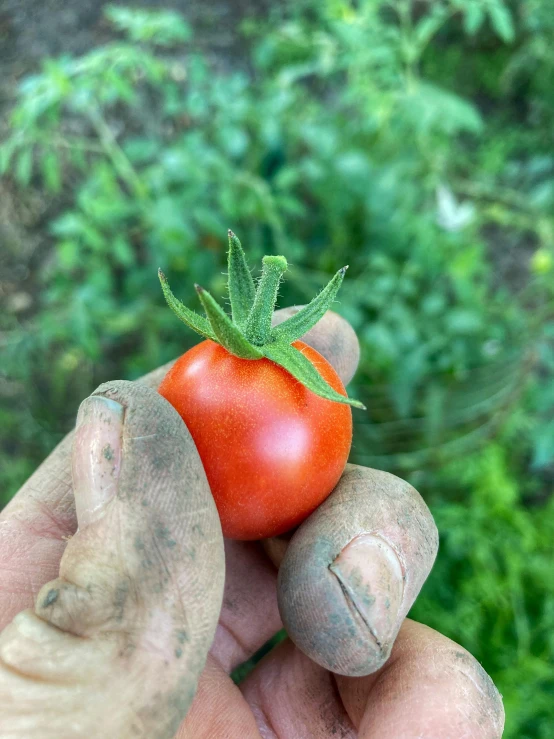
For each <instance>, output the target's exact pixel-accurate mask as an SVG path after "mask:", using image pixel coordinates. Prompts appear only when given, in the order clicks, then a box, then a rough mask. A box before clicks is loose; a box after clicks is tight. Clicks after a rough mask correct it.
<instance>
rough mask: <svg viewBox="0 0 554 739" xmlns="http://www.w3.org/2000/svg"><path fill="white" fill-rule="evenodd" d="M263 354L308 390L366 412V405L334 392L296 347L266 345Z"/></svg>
mask: <svg viewBox="0 0 554 739" xmlns="http://www.w3.org/2000/svg"><path fill="white" fill-rule="evenodd" d="M263 353H264V355H265V356H266V357H267V359H271V361H272V362H275V364H278V365H280V366H281V367H283V369H286V370H287V372H290V374H291V375H292V376H293V377H295V378H296V379H297V380H298V381H299V382H301V383H302V384H303V385H305V386H306V387H307V388H308V390H311V391H312V392H313V393H315V394H316V395H319V396H320V397H321V398H326V399H327V400H333V401H335V402H336V403H346V404H348V405H352V406H354V407H355V408H361V409H362V410H366V407H365V405H363V403H360V401H359V400H354V398H348V397H346V396H344V395H341V394H340V393H337V392H336V390H333V388H332V387H331V386H330V385H328V384H327V382H326V381H325V380H324V379H323V377H322V376H321V375H320V374H319V372H318V371H317V368H316V367H315V366H314V365H313V364H312V363H311V362H310V360H309V359H308V358H307V357H305V356H304V354H302V352H301V351H299V350H298V349H296V348H295V347H294V346H291V345H290V344H287V343H286V342H275V343H273V344H266V345H265V346H264V347H263Z"/></svg>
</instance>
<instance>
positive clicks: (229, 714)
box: [175, 655, 260, 739]
mask: <svg viewBox="0 0 554 739" xmlns="http://www.w3.org/2000/svg"><path fill="white" fill-rule="evenodd" d="M175 739H260V732H259V731H258V727H257V724H256V721H255V719H254V716H253V715H252V711H251V710H250V706H249V705H248V703H247V702H246V701H245V699H244V697H243V695H242V693H241V692H240V690H239V688H238V687H237V686H236V685H235V684H234V682H233V681H232V680H231V678H230V677H229V675H227V673H226V672H225V671H224V670H223V669H222V668H221V667H220V666H219V664H218V663H217V661H216V660H215V659H214V658H213V657H212V656H211V655H210V656H209V657H208V661H207V663H206V667H205V669H204V671H203V673H202V675H201V677H200V682H199V684H198V690H197V692H196V695H195V697H194V701H193V702H192V706H191V707H190V710H189V712H188V713H187V717H186V719H185V720H184V721H183V723H182V724H181V726H180V728H179V731H178V732H177V736H176V737H175Z"/></svg>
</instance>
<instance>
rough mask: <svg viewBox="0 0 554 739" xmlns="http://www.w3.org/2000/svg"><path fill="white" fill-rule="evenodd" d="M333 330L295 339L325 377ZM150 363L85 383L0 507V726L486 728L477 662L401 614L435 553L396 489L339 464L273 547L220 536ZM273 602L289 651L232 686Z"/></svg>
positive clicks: (397, 737) (428, 522)
mask: <svg viewBox="0 0 554 739" xmlns="http://www.w3.org/2000/svg"><path fill="white" fill-rule="evenodd" d="M350 331H351V330H349V329H348V327H345V326H344V323H343V322H341V321H340V320H339V321H337V319H336V317H335V316H334V315H333V314H328V315H327V316H326V317H325V318H324V319H323V320H322V321H321V322H320V324H318V326H317V327H315V329H313V330H312V332H310V334H311V336H309V337H308V343H311V344H312V345H313V346H315V348H316V349H318V350H319V351H321V352H322V353H323V354H325V355H326V356H327V358H328V359H329V360H330V361H331V362H332V363H333V364H334V365H335V367H336V369H337V371H338V372H339V374H340V375H341V377H342V379H343V381H345V382H347V381H348V379H350V377H351V374H352V373H353V368H354V366H355V363H356V362H357V357H356V356H355V352H353V351H351V349H352V347H353V345H352V344H349V343H348V342H349V341H351V338H352V335H351V333H350ZM337 350H338V351H337ZM166 371H167V367H165V368H160V370H158V371H156V372H155V373H152V375H150V376H148V377H147V378H145V379H144V380H143V381H142V382H141V383H128V382H113V383H106V384H105V385H103V386H101V387H100V388H98V390H97V391H95V393H94V394H93V396H91V398H88V399H87V400H86V401H84V403H83V404H82V406H81V409H80V412H79V425H78V428H77V431H76V434H75V445H74V449H73V452H72V447H73V438H72V437H73V435H70V436H69V437H67V438H66V439H65V440H64V441H63V442H62V443H61V444H60V445H59V446H58V447H57V449H56V450H54V452H53V453H52V455H51V456H50V457H49V458H48V459H47V460H46V461H45V463H44V464H43V465H41V467H40V468H39V469H38V470H37V472H36V473H35V474H34V475H33V476H32V477H31V478H30V480H29V481H28V482H27V483H26V484H25V485H24V486H23V488H22V490H21V491H20V492H19V493H18V495H17V496H16V497H15V498H14V500H13V501H12V502H11V503H10V505H9V506H8V507H7V508H6V509H5V510H4V511H3V513H2V514H1V517H0V628H2V627H6V628H4V631H3V632H2V633H1V634H0V705H2V713H1V714H0V737H2V739H23V738H25V739H33V738H34V737H40V739H48V738H49V737H56V739H65V738H66V737H67V738H68V739H69V738H70V737H71V738H72V737H87V738H89V737H90V738H91V739H94V738H95V737H98V738H100V737H102V739H104V738H106V737H110V738H112V737H113V739H120V738H121V739H126V738H127V737H149V738H150V737H152V738H153V739H157V738H158V737H160V738H161V737H164V738H165V737H167V738H169V737H172V736H174V735H175V734H176V733H177V737H178V738H179V739H183V738H184V737H187V739H188V738H190V739H208V738H209V739H217V738H219V737H221V738H222V739H234V737H239V736H240V737H241V739H250V738H251V737H260V736H262V737H283V739H303V738H304V737H310V738H313V739H323V738H325V739H327V738H329V739H330V738H331V737H337V736H341V737H364V739H368V738H371V739H373V738H374V737H379V739H403V738H404V737H405V738H406V739H408V738H412V737H413V738H414V739H415V737H425V738H426V739H427V738H429V739H431V738H436V739H439V738H440V739H450V737H452V739H454V737H455V738H456V739H458V738H459V737H462V736H464V737H471V738H475V739H494V738H495V737H500V736H501V734H502V726H503V711H502V704H501V700H500V697H499V695H498V693H497V691H496V689H495V688H494V686H493V684H492V682H491V681H490V678H488V676H487V675H486V673H485V672H484V671H483V670H482V668H481V667H480V666H479V664H478V663H477V662H476V661H475V660H474V659H473V658H472V657H471V656H470V655H469V654H468V653H467V652H466V651H465V650H463V649H462V648H461V647H459V646H457V645H456V644H454V643H453V642H451V641H450V640H448V639H446V638H445V637H443V636H441V635H440V634H438V633H437V632H434V631H432V630H431V629H428V628H426V627H424V626H421V625H420V624H416V623H414V622H412V621H409V620H407V619H405V616H406V613H407V612H408V610H409V608H410V607H411V605H412V603H413V601H414V599H415V597H416V596H417V593H418V592H419V589H420V587H421V585H422V584H423V582H424V580H425V578H426V577H427V575H428V573H429V570H430V568H431V566H432V563H433V560H434V557H435V553H436V547H437V537H436V530H435V527H434V524H433V521H432V518H431V516H430V513H429V511H428V510H427V508H426V506H425V504H424V503H423V501H422V500H421V498H420V497H419V495H418V494H417V493H416V491H415V490H413V488H411V487H410V486H409V485H407V484H406V483H403V482H402V481H400V480H398V478H395V477H393V476H391V475H388V474H386V473H383V472H377V471H374V470H368V469H365V468H361V467H355V466H348V467H347V469H346V470H345V473H344V475H343V477H342V479H341V481H340V483H339V485H338V486H337V488H336V490H335V491H334V492H333V494H332V495H331V496H330V497H329V499H328V500H327V501H326V502H325V503H323V504H322V505H321V506H320V507H319V508H318V509H317V511H316V512H314V514H312V516H310V518H309V519H308V520H307V521H306V522H304V524H302V526H301V527H300V528H299V529H298V531H297V532H296V533H295V534H294V536H293V537H292V539H291V540H290V542H289V541H288V539H287V537H282V538H279V539H275V540H269V541H267V542H264V544H263V546H262V545H260V544H258V543H250V542H237V541H226V542H225V544H223V541H222V538H221V531H220V528H219V522H218V518H217V513H216V510H215V506H214V504H213V500H212V499H211V495H210V493H209V488H208V486H207V482H206V479H205V475H204V472H203V469H202V466H201V464H200V460H199V458H198V455H197V453H196V450H195V448H194V445H193V444H192V441H191V439H190V436H189V434H188V432H187V430H186V428H185V426H184V424H183V423H182V421H181V419H180V418H179V416H178V415H177V414H176V413H175V411H174V410H173V409H172V408H171V406H169V404H168V403H167V402H166V401H165V400H164V399H163V398H161V397H160V396H159V395H158V394H157V393H156V392H154V390H153V389H152V388H153V387H156V386H157V384H158V383H159V381H160V380H161V378H162V377H163V375H164V374H165V372H166ZM106 398H107V399H108V402H107V403H106V401H105V400H104V399H106ZM71 467H73V480H72V473H71ZM74 501H75V504H74ZM75 507H76V511H75ZM77 521H78V523H79V530H78V532H77V533H76V534H75V531H76V528H77ZM73 534H75V535H73ZM72 535H73V536H72ZM71 536H72V538H71V539H70V540H69V542H67V538H68V537H71ZM224 548H225V558H224ZM60 559H61V561H60ZM270 560H272V561H273V562H274V563H275V564H278V565H279V564H280V565H281V566H280V573H279V578H277V570H276V568H275V567H274V564H272V561H270ZM58 570H59V577H58ZM224 574H225V590H224V593H223V599H222V590H223V578H224ZM49 581H52V582H49ZM45 582H46V583H48V584H47V585H44V583H45ZM37 594H38V595H37ZM35 598H36V605H35V607H34V610H33V609H31V606H32V605H33V600H34V599H35ZM278 601H279V606H280V611H281V615H282V618H283V619H284V621H285V625H286V626H287V630H288V632H289V634H290V635H291V636H292V637H293V639H294V641H295V642H296V644H298V645H299V646H301V647H302V649H303V650H304V652H305V653H306V654H307V655H309V656H306V654H305V653H304V652H302V651H300V650H299V649H298V647H296V646H295V645H294V644H293V643H292V642H290V641H285V642H284V643H283V644H281V645H279V646H278V647H277V648H275V649H274V650H273V651H272V652H271V653H270V654H269V655H268V656H267V657H266V658H265V659H264V660H262V662H261V663H260V664H259V665H258V666H257V667H256V668H255V670H254V671H253V672H252V673H251V674H250V675H249V677H248V678H247V679H246V680H245V682H244V683H243V684H242V685H241V686H240V689H239V687H237V686H235V685H234V683H233V682H232V680H231V679H230V677H229V673H230V672H231V671H232V670H233V669H234V667H235V666H236V665H238V664H240V663H241V662H243V661H244V660H245V659H247V658H248V657H249V656H251V655H252V654H253V653H254V652H256V651H257V650H258V649H259V648H260V647H261V646H262V645H263V644H264V643H265V642H266V641H267V639H269V638H270V637H271V635H272V634H274V633H275V632H276V631H277V630H278V629H279V628H281V626H282V622H281V616H280V615H279V609H278ZM23 609H27V610H23ZM16 614H17V615H16ZM12 619H13V620H12ZM214 631H215V639H213V636H214ZM210 644H211V649H210V652H209V655H208V658H207V662H206V654H207V652H208V649H209V648H210ZM391 649H392V653H391ZM310 657H311V659H310ZM204 665H205V666H204ZM327 668H331V669H333V671H334V672H339V673H343V674H342V675H338V674H333V673H331V672H330V671H329V670H328V669H327ZM368 673H370V674H368ZM353 675H364V676H361V677H356V676H354V677H353ZM197 682H198V688H197ZM195 691H196V696H195V697H194V700H193V696H194V694H195ZM191 703H192V705H191ZM185 714H186V718H185V720H184V721H183V720H182V719H183V717H184V716H185Z"/></svg>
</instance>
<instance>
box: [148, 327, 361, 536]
mask: <svg viewBox="0 0 554 739" xmlns="http://www.w3.org/2000/svg"><path fill="white" fill-rule="evenodd" d="M293 346H295V347H296V348H297V349H299V350H301V351H302V352H303V354H304V355H305V356H306V357H307V358H308V359H309V361H310V362H311V363H312V364H313V365H314V366H315V367H316V368H317V369H318V371H319V373H320V374H321V375H322V377H323V378H324V379H325V380H326V381H327V382H328V383H329V385H331V387H332V388H333V389H334V390H336V391H337V392H339V393H341V394H342V395H344V396H346V391H345V389H344V387H343V384H342V382H341V380H340V378H339V376H338V375H337V373H336V372H335V370H334V369H333V367H332V366H331V365H330V364H329V362H327V360H326V359H324V358H323V357H322V356H321V355H320V354H319V353H318V352H317V351H316V350H315V349H312V348H311V347H310V346H308V345H307V344H304V343H303V342H302V341H295V342H294V344H293ZM159 392H160V394H161V395H162V396H163V397H164V398H166V400H168V401H169V402H170V403H171V405H172V406H173V407H174V408H175V409H176V410H177V411H178V413H179V414H180V415H181V418H182V419H183V421H184V422H185V424H186V425H187V427H188V429H189V431H190V433H191V435H192V438H193V439H194V442H195V444H196V447H197V449H198V452H199V454H200V458H201V460H202V463H203V465H204V469H205V471H206V475H207V478H208V482H209V484H210V487H211V490H212V494H213V496H214V499H215V502H216V505H217V509H218V511H219V516H220V518H221V525H222V528H223V534H224V536H227V537H230V538H232V539H243V540H249V539H262V538H265V537H269V536H276V535H277V534H282V533H284V532H285V531H288V530H289V529H291V528H292V527H294V526H296V525H297V524H299V523H301V522H302V521H303V520H304V519H305V518H306V517H307V516H308V515H309V514H310V513H311V512H312V511H313V510H314V509H315V508H317V506H318V505H319V504H320V503H321V502H322V501H323V500H325V498H326V497H327V496H328V495H329V493H330V492H331V491H332V490H333V488H334V487H335V485H336V484H337V482H338V480H339V478H340V476H341V474H342V472H343V470H344V466H345V464H346V461H347V459H348V454H349V451H350V445H351V443H352V412H351V409H350V406H348V405H344V404H342V403H337V402H333V401H331V400H327V399H325V398H322V397H320V396H318V395H315V393H313V392H311V391H310V390H308V389H307V388H306V387H304V385H302V384H301V383H300V382H298V381H297V380H296V379H294V377H293V376H292V375H291V374H290V373H289V372H287V371H286V370H285V369H283V368H282V367H280V366H279V365H277V364H275V363H274V362H272V361H270V360H269V359H265V358H263V359H256V360H249V359H241V358H239V357H236V356H234V355H233V354H230V353H229V352H228V351H227V350H226V349H224V348H223V347H222V346H220V345H219V344H217V343H215V342H213V341H210V340H208V341H203V342H202V343H200V344H197V345H196V346H195V347H193V348H192V349H190V350H189V351H188V352H186V353H185V354H183V356H182V357H180V358H179V359H178V360H177V362H176V363H175V364H174V365H173V367H172V368H171V370H170V371H169V372H168V374H167V375H166V377H165V378H164V380H163V382H162V384H161V385H160V388H159Z"/></svg>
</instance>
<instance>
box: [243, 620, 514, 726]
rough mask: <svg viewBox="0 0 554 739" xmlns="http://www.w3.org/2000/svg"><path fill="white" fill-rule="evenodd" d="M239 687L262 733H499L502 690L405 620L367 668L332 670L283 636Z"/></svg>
mask: <svg viewBox="0 0 554 739" xmlns="http://www.w3.org/2000/svg"><path fill="white" fill-rule="evenodd" d="M241 690H242V693H243V695H244V697H245V698H246V700H247V702H248V703H249V704H250V707H251V709H252V711H253V713H254V716H255V717H256V720H257V722H258V727H259V730H260V733H261V735H262V736H264V737H266V736H267V737H273V736H294V737H295V739H308V737H309V739H329V737H332V736H340V737H343V738H344V739H422V738H423V737H424V738H425V739H459V738H460V737H464V738H465V739H499V737H501V736H502V729H503V726H504V711H503V708H502V700H501V697H500V694H499V693H498V691H497V690H496V688H495V687H494V684H493V682H492V681H491V679H490V678H489V676H488V675H487V674H486V672H485V671H484V670H483V668H482V667H481V666H480V665H479V663H478V662H477V661H476V660H475V659H474V658H473V657H472V656H471V655H470V654H469V653H468V652H466V650H465V649H463V648H462V647H460V646H458V645H457V644H455V643H454V642H452V641H450V639H447V638H446V637H444V636H442V635H441V634H439V633H437V632H436V631H433V630H432V629H429V628H427V627H426V626H422V625H421V624H418V623H415V622H413V621H409V620H406V621H405V623H404V625H403V626H402V629H401V631H400V633H399V635H398V639H397V640H396V643H395V646H394V649H393V652H392V655H391V658H390V660H389V661H388V662H387V664H386V665H385V666H384V667H382V668H381V669H380V670H379V671H378V672H376V673H374V674H373V675H369V676H367V677H362V678H352V677H343V676H341V675H333V674H332V673H329V672H328V671H326V670H325V669H324V668H322V667H320V666H318V665H316V664H315V663H314V662H312V661H311V660H310V659H309V658H308V657H306V656H305V655H304V654H303V653H302V652H300V650H298V649H297V648H295V647H294V645H293V644H292V643H291V642H284V643H283V644H281V645H280V646H279V647H277V648H276V649H274V650H273V651H272V652H271V653H270V654H269V655H268V656H267V657H266V658H264V660H262V662H260V664H259V665H258V666H257V667H256V669H255V670H254V671H253V672H252V673H251V675H249V677H248V678H247V679H246V681H245V682H244V683H243V685H241Z"/></svg>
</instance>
